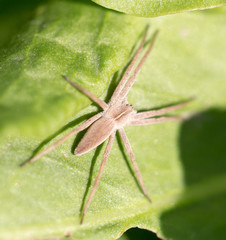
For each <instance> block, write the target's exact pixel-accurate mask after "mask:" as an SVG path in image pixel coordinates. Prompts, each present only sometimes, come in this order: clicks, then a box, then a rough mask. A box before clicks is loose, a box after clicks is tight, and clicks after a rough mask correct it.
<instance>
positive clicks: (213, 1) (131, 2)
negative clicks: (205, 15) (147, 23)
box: [92, 0, 226, 17]
mask: <svg viewBox="0 0 226 240" xmlns="http://www.w3.org/2000/svg"><path fill="white" fill-rule="evenodd" d="M92 1H93V2H95V3H97V4H100V5H101V6H103V7H106V8H110V9H114V10H116V11H119V12H124V13H128V14H132V15H136V16H141V17H157V16H162V15H168V14H174V13H179V12H185V11H192V10H197V9H206V8H213V7H219V6H223V5H225V4H226V1H225V0H205V1H203V0H182V1H181V0H163V1H162V0H142V1H139V0H124V1H120V0H92Z"/></svg>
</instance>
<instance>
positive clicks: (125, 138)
mask: <svg viewBox="0 0 226 240" xmlns="http://www.w3.org/2000/svg"><path fill="white" fill-rule="evenodd" d="M118 131H119V134H120V136H121V138H122V141H123V143H124V145H125V148H126V151H127V152H128V154H129V156H130V159H131V161H132V164H133V167H134V170H135V174H136V177H137V180H138V182H139V184H140V187H141V189H142V191H143V193H144V195H145V196H146V198H147V199H148V201H149V202H151V199H150V197H149V196H148V193H147V190H146V188H145V186H144V182H143V179H142V176H141V173H140V170H139V168H138V165H137V163H136V160H135V157H134V154H133V151H132V147H131V145H130V142H129V139H128V138H127V136H126V133H125V130H124V129H123V128H120V129H118Z"/></svg>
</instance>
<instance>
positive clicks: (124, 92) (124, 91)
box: [118, 31, 158, 100]
mask: <svg viewBox="0 0 226 240" xmlns="http://www.w3.org/2000/svg"><path fill="white" fill-rule="evenodd" d="M157 35H158V31H156V32H155V33H154V36H153V38H152V41H151V43H150V45H149V47H148V49H147V51H146V53H145V54H144V56H143V57H142V59H141V61H140V63H139V64H138V66H137V67H136V69H135V70H134V73H133V75H132V76H131V77H130V79H129V80H128V82H127V83H126V85H125V87H124V88H123V89H122V91H121V93H120V94H119V96H118V99H119V100H123V99H124V98H125V97H126V96H127V94H128V92H129V90H130V88H131V87H132V86H133V84H134V82H135V79H136V76H137V74H138V73H139V72H140V70H141V67H142V66H143V64H144V62H145V61H146V59H147V57H148V55H149V53H150V52H151V50H152V47H153V45H154V42H155V39H156V37H157Z"/></svg>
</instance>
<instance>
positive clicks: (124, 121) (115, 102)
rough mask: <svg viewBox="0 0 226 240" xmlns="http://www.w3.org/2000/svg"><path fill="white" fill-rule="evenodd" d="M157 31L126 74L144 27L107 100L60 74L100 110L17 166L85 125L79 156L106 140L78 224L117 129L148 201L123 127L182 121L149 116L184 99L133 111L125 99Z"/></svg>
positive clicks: (160, 113) (76, 153)
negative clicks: (142, 53)
mask: <svg viewBox="0 0 226 240" xmlns="http://www.w3.org/2000/svg"><path fill="white" fill-rule="evenodd" d="M157 33H158V32H155V34H154V35H153V38H152V41H151V42H150V43H149V46H148V48H147V51H146V52H145V54H144V55H143V57H142V58H141V60H140V62H139V64H138V65H137V66H136V67H135V70H134V72H133V74H132V75H131V76H130V74H131V72H132V70H133V67H134V66H135V64H136V62H137V60H138V58H139V56H140V54H141V51H142V49H143V47H144V44H145V42H146V36H147V29H146V31H145V33H144V36H143V38H142V41H141V43H140V45H139V47H138V49H137V50H136V52H135V54H134V57H133V59H132V61H131V62H130V64H129V66H128V68H127V69H126V71H125V73H124V75H123V76H122V79H121V80H120V82H119V84H118V86H117V87H116V89H115V91H114V93H113V94H112V96H111V99H110V101H109V103H106V102H104V101H103V100H101V99H99V98H97V97H96V96H95V95H93V94H92V93H91V92H89V91H88V90H86V89H85V88H83V87H81V86H79V85H78V84H76V83H74V82H72V81H71V80H70V79H69V78H68V77H66V76H63V77H64V78H65V80H66V81H67V82H68V83H70V84H71V85H72V86H73V87H75V88H76V89H77V90H79V91H80V92H82V93H83V94H85V95H86V96H87V97H88V98H90V99H91V100H92V101H94V102H95V103H96V104H98V105H99V106H100V107H101V108H102V109H103V111H102V112H100V113H98V114H96V115H94V116H93V117H91V118H89V119H88V120H86V121H85V122H83V123H82V124H81V125H80V126H79V127H77V128H76V129H74V130H73V131H72V132H70V133H69V134H68V135H66V136H64V137H63V138H61V139H60V140H58V141H57V142H56V143H54V144H53V145H51V146H49V147H48V148H46V149H45V150H44V151H42V152H40V153H38V154H37V155H35V156H33V157H32V158H30V159H29V160H28V161H26V162H24V163H22V164H21V166H24V165H26V164H28V163H30V162H34V161H36V160H37V159H39V158H40V157H42V156H43V155H44V154H46V153H48V152H50V151H51V150H53V149H54V148H55V147H57V146H58V145H60V144H61V143H62V142H64V141H65V140H67V139H68V138H69V137H71V136H73V135H75V134H76V133H79V132H81V131H83V130H85V129H87V128H88V130H87V132H86V133H85V135H84V136H83V138H82V139H81V141H80V142H79V144H78V146H77V147H76V148H75V150H74V153H75V155H76V156H80V155H83V154H85V153H87V152H89V151H91V150H92V149H94V148H96V147H97V146H99V145H100V144H101V143H103V142H104V141H105V140H106V139H109V140H108V143H107V147H106V149H105V152H104V155H103V159H102V162H101V166H100V169H99V172H98V175H97V177H96V180H95V182H94V185H93V187H92V190H91V193H90V195H89V198H88V200H87V202H86V204H85V206H84V208H83V210H82V214H81V223H82V222H83V220H84V216H85V214H86V212H87V210H88V208H89V206H90V203H91V201H92V199H93V197H94V194H95V192H96V190H97V187H98V184H99V182H100V178H101V175H102V172H103V169H104V166H105V164H106V161H107V159H108V156H109V154H110V151H111V148H112V145H113V141H114V139H115V134H116V131H119V134H120V136H121V139H122V142H123V144H124V145H125V149H126V150H127V152H128V155H129V156H130V159H131V161H132V164H133V167H134V171H135V175H136V177H137V180H138V182H139V185H140V187H141V189H142V191H143V194H144V195H145V196H146V198H147V199H148V200H149V201H150V202H151V199H150V197H149V195H148V193H147V190H146V188H145V186H144V182H143V180H142V176H141V173H140V170H139V168H138V165H137V163H136V161H135V157H134V154H133V151H132V148H131V145H130V143H129V140H128V138H127V136H126V133H125V130H124V127H125V126H134V125H148V124H154V123H160V122H165V121H169V120H182V118H181V117H169V116H162V117H158V118H153V117H155V116H160V115H162V114H165V113H166V112H169V111H172V110H175V109H178V108H181V107H183V106H184V105H185V104H187V103H188V101H186V102H183V103H180V104H176V105H173V106H169V107H165V108H162V109H159V110H152V111H146V112H139V113H137V111H136V110H134V109H133V107H132V105H130V104H129V103H128V101H127V95H128V92H129V90H130V88H131V87H132V85H133V84H134V82H135V79H136V76H137V74H138V73H139V72H140V70H141V67H142V65H143V64H144V62H145V60H146V59H147V57H148V55H149V53H150V52H151V49H152V47H153V45H154V42H155V39H156V36H157Z"/></svg>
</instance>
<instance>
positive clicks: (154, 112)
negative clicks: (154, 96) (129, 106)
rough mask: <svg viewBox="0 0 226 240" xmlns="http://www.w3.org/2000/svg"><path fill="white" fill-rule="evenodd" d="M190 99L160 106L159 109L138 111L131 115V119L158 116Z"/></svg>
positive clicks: (186, 102) (179, 106)
mask: <svg viewBox="0 0 226 240" xmlns="http://www.w3.org/2000/svg"><path fill="white" fill-rule="evenodd" d="M190 101H191V99H189V100H187V101H185V102H182V103H179V104H176V105H172V106H169V107H165V108H161V109H159V110H152V111H147V112H140V113H137V114H136V115H134V116H133V120H140V119H145V118H150V117H154V116H159V115H162V114H165V113H167V112H170V111H173V110H176V109H179V108H181V107H184V106H185V105H187V104H188V103H189V102H190Z"/></svg>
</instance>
